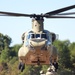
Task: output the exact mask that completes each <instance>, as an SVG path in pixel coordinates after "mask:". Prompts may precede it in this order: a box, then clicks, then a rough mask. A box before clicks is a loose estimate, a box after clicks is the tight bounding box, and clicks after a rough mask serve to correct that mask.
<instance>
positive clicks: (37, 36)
mask: <svg viewBox="0 0 75 75" xmlns="http://www.w3.org/2000/svg"><path fill="white" fill-rule="evenodd" d="M30 38H31V39H33V38H43V39H47V35H46V34H44V33H43V34H29V35H28V39H30Z"/></svg>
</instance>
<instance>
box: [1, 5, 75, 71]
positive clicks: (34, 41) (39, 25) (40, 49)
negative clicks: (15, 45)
mask: <svg viewBox="0 0 75 75" xmlns="http://www.w3.org/2000/svg"><path fill="white" fill-rule="evenodd" d="M73 8H75V5H72V6H68V7H64V8H61V9H58V10H55V11H51V12H48V13H45V14H21V13H12V12H3V11H0V16H15V17H30V18H33V19H32V29H31V30H29V31H27V32H25V33H24V34H23V35H22V41H23V46H22V47H21V48H20V49H19V51H18V58H19V62H20V64H19V69H21V71H23V69H24V65H25V64H27V65H36V64H37V65H43V64H48V65H49V64H51V63H53V62H54V61H58V53H57V49H56V48H55V47H54V46H53V45H52V43H53V41H54V40H55V39H56V34H55V33H52V32H50V31H48V30H44V18H75V17H74V16H71V15H73V14H75V12H72V13H71V12H69V13H62V12H64V11H67V10H70V9H73ZM68 15H70V16H68Z"/></svg>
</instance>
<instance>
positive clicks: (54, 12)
mask: <svg viewBox="0 0 75 75" xmlns="http://www.w3.org/2000/svg"><path fill="white" fill-rule="evenodd" d="M73 8H75V5H72V6H68V7H65V8H61V9H58V10H55V11H52V12H48V13H46V14H49V15H57V14H59V13H61V12H64V11H67V10H70V9H73Z"/></svg>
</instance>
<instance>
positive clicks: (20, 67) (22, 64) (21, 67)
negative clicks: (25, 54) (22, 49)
mask: <svg viewBox="0 0 75 75" xmlns="http://www.w3.org/2000/svg"><path fill="white" fill-rule="evenodd" d="M18 68H19V70H21V72H23V70H24V69H25V64H24V63H22V62H20V64H19V66H18Z"/></svg>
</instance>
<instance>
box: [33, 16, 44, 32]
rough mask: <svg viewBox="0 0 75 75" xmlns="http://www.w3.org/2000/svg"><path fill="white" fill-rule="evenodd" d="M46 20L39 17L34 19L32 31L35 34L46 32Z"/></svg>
mask: <svg viewBox="0 0 75 75" xmlns="http://www.w3.org/2000/svg"><path fill="white" fill-rule="evenodd" d="M43 22H44V18H43V17H40V16H37V17H33V19H32V31H33V32H34V33H42V32H43V30H44V23H43Z"/></svg>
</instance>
